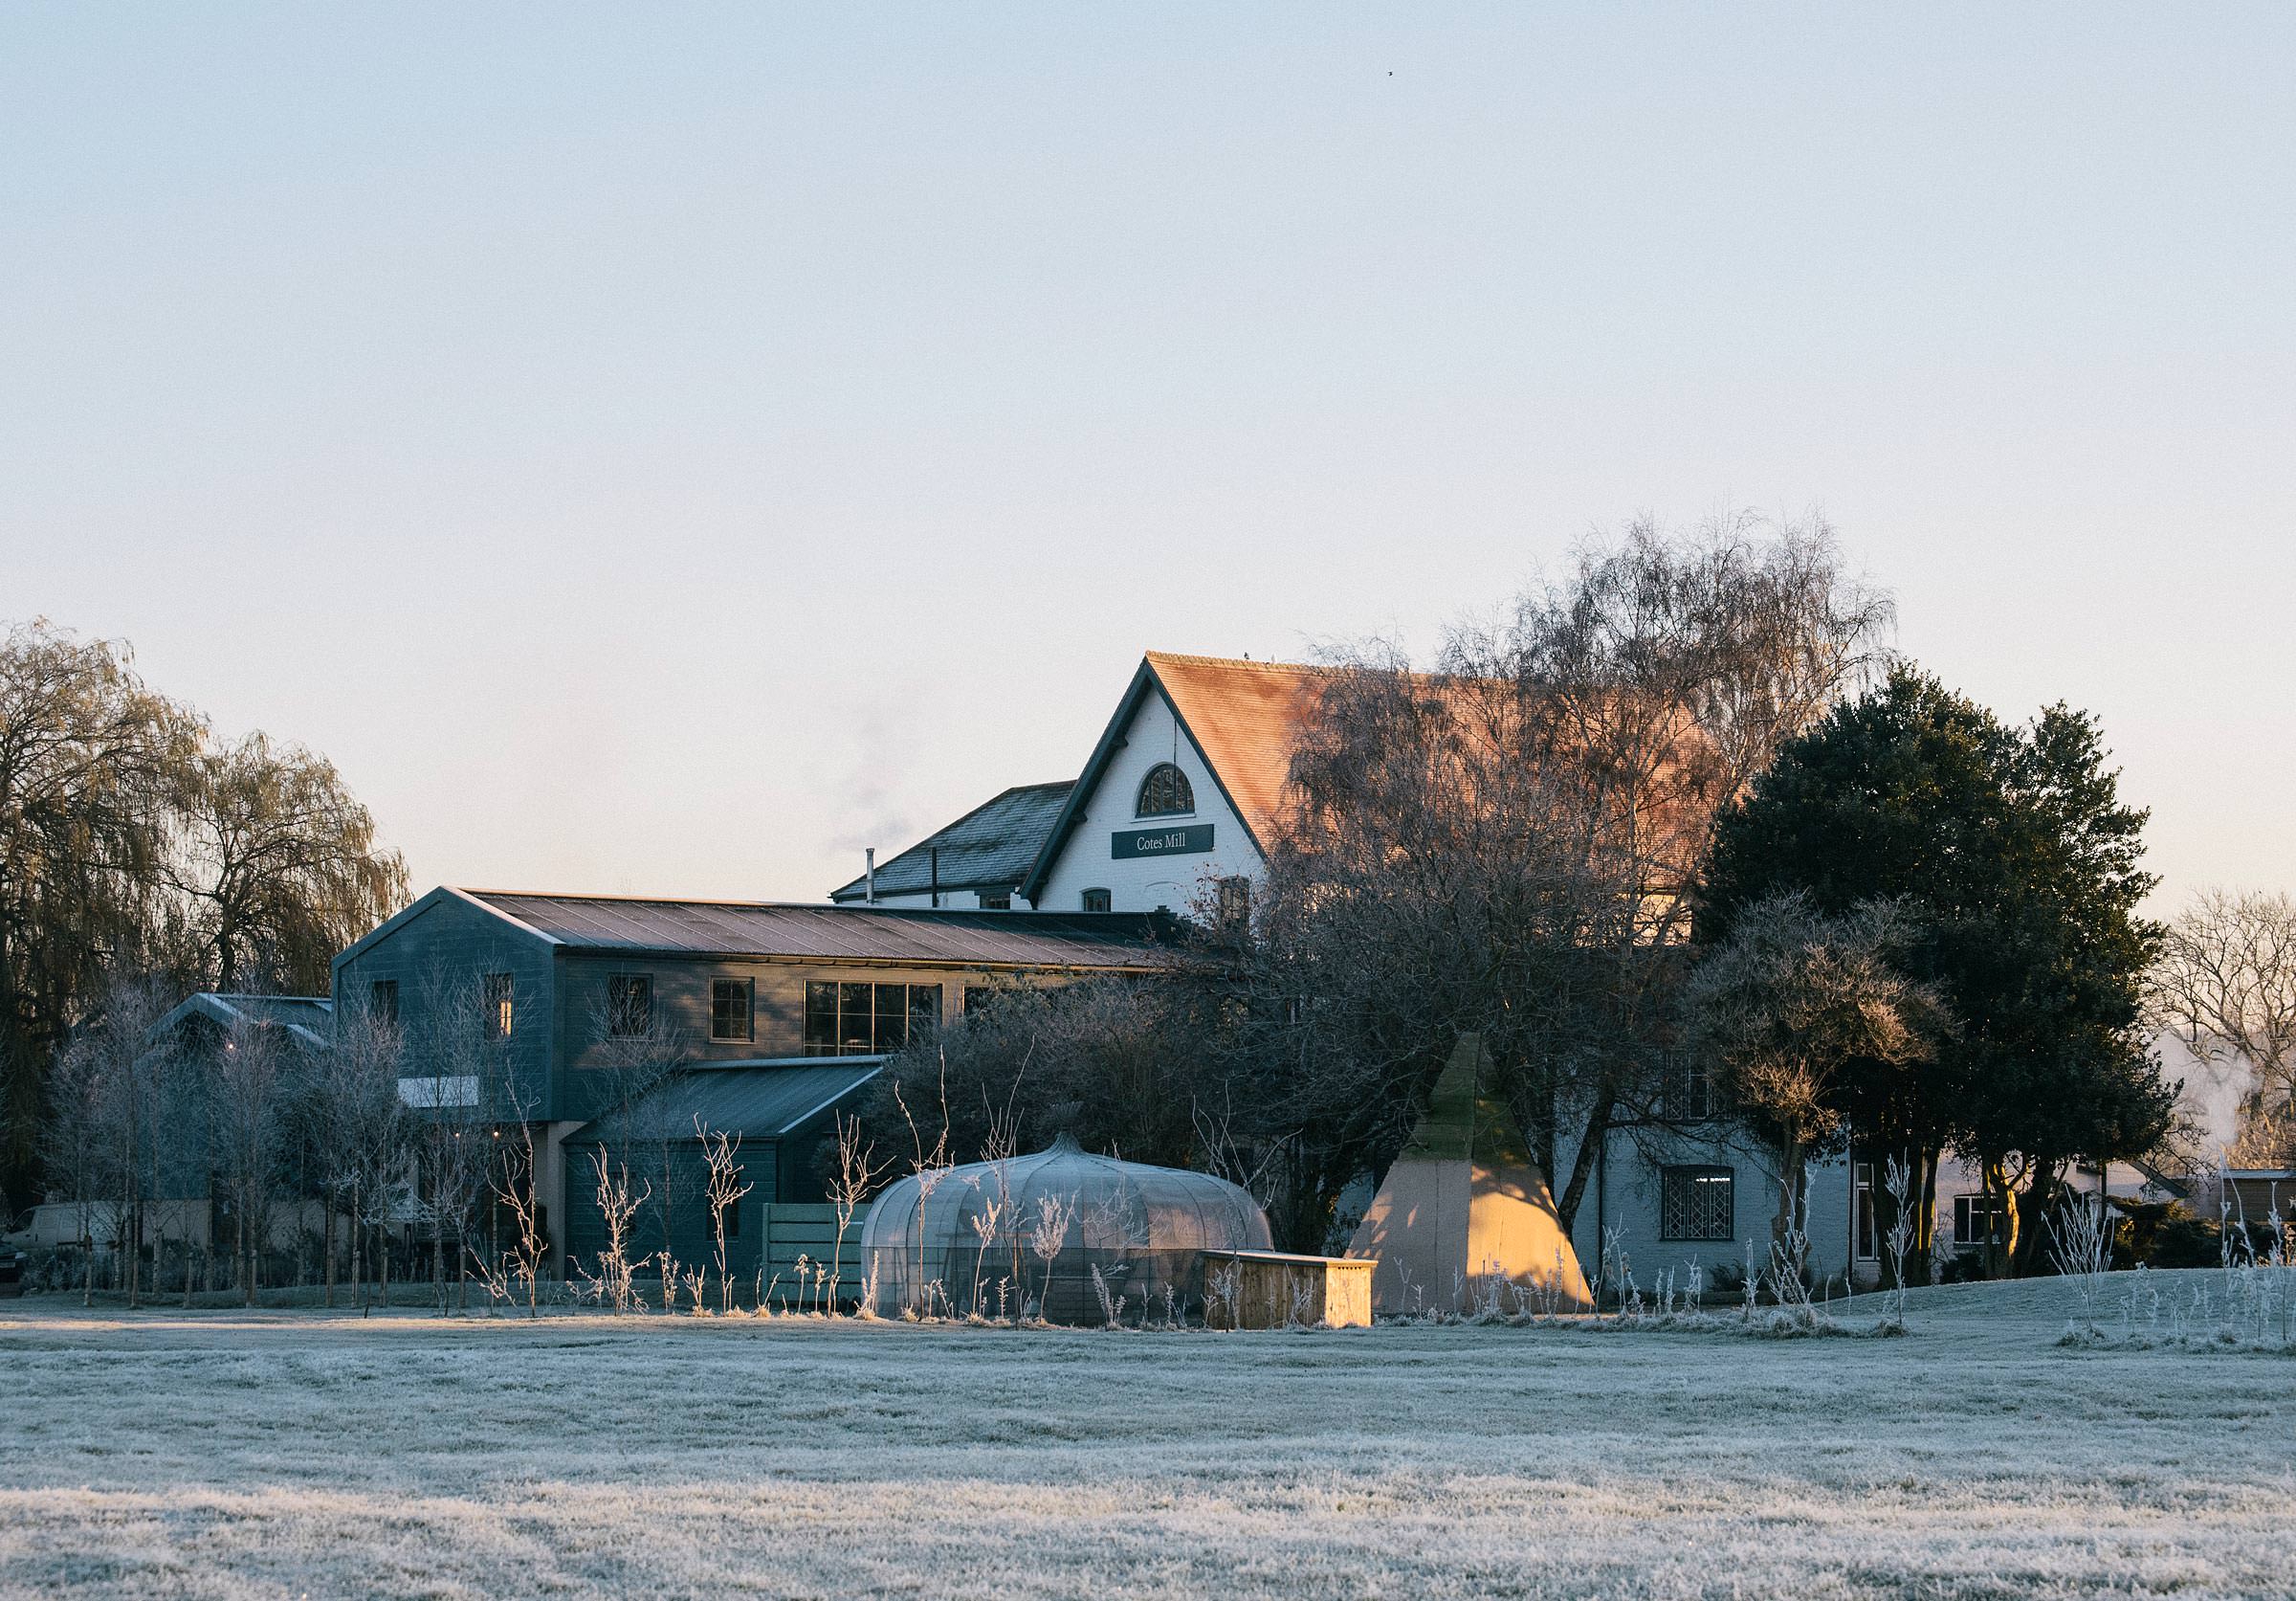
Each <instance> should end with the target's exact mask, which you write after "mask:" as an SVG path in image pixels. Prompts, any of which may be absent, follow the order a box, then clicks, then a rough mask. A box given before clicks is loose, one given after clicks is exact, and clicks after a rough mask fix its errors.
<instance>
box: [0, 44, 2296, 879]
mask: <svg viewBox="0 0 2296 1601" xmlns="http://www.w3.org/2000/svg"><path fill="white" fill-rule="evenodd" d="M2292 284H2296V9H2292V8H2288V7H2285V6H2270V7H2265V6H2258V7H2206V6H2202V7H2167V6H2162V7H2157V8H2150V9H2136V8H2115V7H2104V6H2096V5H2080V6H2068V7H2064V8H2043V7H2036V6H2020V7H1998V6H1982V7H1972V8H1966V9H1960V10H1955V9H1953V8H1944V7H1934V6H1924V7H1920V8H1910V7H1909V8H1902V9H1899V10H1897V11H1888V10H1885V9H1883V8H1879V7H1860V8H1846V7H1840V6H1809V7H1771V8H1764V7H1755V6H1728V7H1723V6H1714V7H1684V8H1667V7H1638V8H1617V7H1606V8H1601V9H1599V10H1580V9H1578V8H1564V7H1547V8H1531V7H1510V8H1492V9H1490V10H1482V11H1476V10H1460V11H1436V10H1434V9H1432V8H1426V7H1416V6H1415V7H1410V8H1401V7H1399V8H1394V9H1392V10H1388V11H1376V10H1370V9H1343V8H1337V7H1333V6H1329V5H1314V6H1300V7H1291V8H1280V9H1276V8H1262V9H1245V8H1239V7H1232V6H1221V7H1202V8H1169V7H1155V8H1151V7H1125V8H1118V7H1108V6H1093V7H1082V6H1078V7H1069V8H1034V9H1027V10H1022V9H1002V10H998V11H993V12H991V13H988V14H987V15H985V16H983V15H962V16H960V15H959V14H958V11H957V9H954V8H940V9H936V10H932V11H896V10H862V9H857V8H816V9H813V10H810V11H805V12H796V11H766V10H763V9H762V8H755V7H747V6H743V7H731V8H726V9H723V10H710V9H700V8H692V9H677V10H655V9H648V10H646V11H644V13H643V14H640V13H639V11H638V9H635V8H610V9H607V8H598V9H585V8H578V7H567V6H558V5H553V6H549V7H538V8H533V9H529V10H523V11H520V10H514V9H503V8H495V9H490V10H488V11H485V12H484V13H483V14H475V13H474V12H473V11H472V10H471V9H469V8H462V7H442V8H437V9H433V10H428V11H426V10H423V9H420V8H416V7H409V6H404V5H394V6H390V7H386V8H374V9H371V10H360V9H355V8H349V7H328V8H312V7H281V8H278V9H276V10H272V9H256V8H227V7H221V6H209V7H200V8H176V9H163V8H157V7H146V8H142V9H135V8H124V7H109V8H99V7H86V6H56V7H51V8H33V7H15V8H11V10H10V11H8V12H6V13H5V15H0V370H5V371H6V373H7V374H8V382H7V383H6V384H5V386H0V544H4V561H0V616H5V617H19V618H20V617H24V616H28V615H32V614H34V613H46V614H48V615H50V616H52V617H54V618H55V620H56V621H58V622H60V623H64V624H67V625H69V626H72V627H74V628H77V629H79V630H81V631H83V632H88V633H94V634H105V635H113V636H124V637H126V638H128V639H130V640H132V641H133V642H134V643H135V644H136V646H137V648H138V650H139V652H140V656H141V660H142V663H143V666H144V671H145V673H146V674H147V676H148V677H149V678H151V679H152V680H153V681H155V682H156V683H158V684H160V685H162V686H163V687H165V688H166V689H168V690H170V691H172V692H174V693H176V694H179V695H182V696H185V697H187V698H188V699H190V700H193V701H195V702H196V703H197V704H199V705H200V706H202V707H204V708H205V709H206V710H207V711H209V712H210V714H211V715H212V716H213V717H214V719H215V720H216V722H217V723H219V724H220V725H221V726H222V727H224V728H225V729H226V730H228V731H232V732H236V731H239V730H243V729H246V728H250V727H262V728H265V729H268V730H269V731H271V732H272V733H274V734H275V735H279V736H286V737H292V738H296V739H300V740H303V741H305V742H307V743H309V744H311V745H316V746H318V747H319V748H320V749H322V750H324V751H326V752H327V753H328V754H330V755H331V756H333V757H334V758H335V759H336V760H337V762H338V763H339V764H340V765H341V766H342V768H343V770H344V771H345V772H346V773H347V775H348V776H349V778H350V780H351V782H352V784H353V785H354V786H355V787H356V789H357V790H358V792H359V793H360V794H361V795H362V796H363V797H364V798H365V799H366V800H367V801H368V802H369V803H370V804H371V805H372V806H373V808H374V809H375V811H376V812H377V813H378V815H379V816H380V818H381V820H382V824H383V827H384V830H385V832H386V835H387V837H388V838H389V840H390V841H391V842H393V843H395V844H396V845H398V846H400V847H401V848H403V849H404V850H405V851H406V853H407V856H408V863H409V866H410V868H411V870H412V872H413V875H414V878H415V881H416V886H417V888H418V889H419V888H424V887H428V886H429V885H430V884H431V883H434V882H440V881H448V882H459V883H470V884H482V885H496V886H504V887H512V888H589V889H603V890H622V891H638V892H661V893H677V894H690V895H727V896H741V897H784V898H791V899H814V898H818V897H819V896H821V895H822V894H824V893H825V892H826V891H827V890H828V888H829V887H830V886H831V885H832V884H834V883H836V882H838V881H840V880H841V879H843V878H846V877H849V876H850V873H851V872H852V871H854V870H856V869H857V866H858V862H859V848H860V846H861V845H862V844H863V843H874V844H877V845H879V846H881V847H882V848H884V849H886V850H888V851H891V850H895V849H898V848H900V847H901V846H903V845H905V844H907V843H909V842H910V840H911V839H912V838H913V837H914V836H915V835H916V834H917V833H918V832H921V831H922V830H923V829H925V828H928V827H931V826H933V825H937V824H938V823H940V822H943V821H945V820H947V819H948V818H950V817H952V816H954V815H956V814H957V813H959V812H962V811H964V810H965V809H967V808H968V807H970V806H972V805H973V804H975V803H976V802H978V801H980V800H982V799H984V798H985V797H986V796H987V795H989V794H990V793H992V792H994V791H995V790H997V789H1001V788H1003V787H1004V786H1005V785H1007V784H1013V783H1021V782H1028V781H1034V780H1040V779H1047V778H1054V777H1060V776H1064V775H1069V774H1072V773H1073V772H1074V770H1075V768H1076V767H1078V766H1079V765H1081V763H1082V761H1083V758H1084V756H1085V754H1086V752H1087V750H1088V749H1089V748H1090V745H1091V743H1092V741H1093V738H1094V737H1095V736H1096V734H1097V733H1098V731H1099V728H1100V724H1101V723H1102V721H1103V719H1104V718H1105V717H1106V716H1107V714H1108V712H1109V711H1110V710H1111V709H1112V707H1113V704H1114V701H1115V697H1116V695H1117V693H1118V692H1119V691H1120V690H1121V688H1122V687H1123V684H1124V682H1125V680H1126V678H1127V676H1128V675H1129V673H1130V671H1131V669H1132V666H1133V664H1134V662H1135V661H1136V659H1137V656H1138V655H1139V653H1140V652H1141V651H1142V650H1143V649H1146V648H1150V647H1156V648H1162V649H1170V650H1185V651H1203V652H1208V653H1216V654H1224V655H1234V654H1240V653H1243V652H1247V651H1248V652H1250V653H1252V654H1254V655H1269V654H1273V655H1291V656H1296V655H1299V654H1301V653H1302V652H1303V651H1304V650H1305V649H1307V648H1308V646H1309V645H1310V644H1311V643H1312V642H1313V641H1314V640H1317V639H1322V638H1328V637H1333V636H1345V635H1352V634H1362V633H1365V632H1373V631H1379V632H1394V633H1400V634H1402V635H1403V636H1404V637H1405V638H1407V639H1410V640H1412V641H1415V642H1420V643H1424V642H1426V641H1428V640H1430V639H1432V637H1433V636H1434V634H1435V632H1436V630H1437V629H1438V627H1439V626H1440V625H1441V623H1442V622H1443V621H1444V620H1445V619H1446V618H1448V617H1450V616H1452V615H1454V614H1456V613H1458V612H1459V611H1462V610H1465V609H1469V608H1474V607H1480V606H1486V605H1488V604H1490V602H1492V601H1494V600H1495V599H1497V598H1499V597H1500V596H1502V595H1504V594H1506V593H1507V592H1509V591H1511V590H1512V589H1515V588H1516V587H1518V586H1519V585H1520V584H1521V583H1522V582H1523V581H1524V580H1525V579H1527V578H1528V577H1530V576H1531V575H1532V574H1533V573H1534V571H1535V570H1536V569H1537V568H1538V567H1540V565H1541V564H1542V563H1543V564H1549V565H1551V564H1553V563H1555V562H1556V560H1557V559H1558V558H1559V557H1560V556H1561V554H1562V553H1563V552H1564V551H1565V550H1566V549H1567V548H1568V546H1569V545H1570V544H1571V543H1572V542H1573V541H1574V540H1576V539H1578V538H1579V537H1581V536H1583V535H1584V534H1585V533H1586V532H1587V531H1588V530H1590V529H1593V528H1598V527H1604V526H1615V525H1616V524H1617V523H1620V522H1621V521H1623V519H1624V518H1626V517H1627V516H1629V515H1631V514H1633V513H1635V512H1637V511H1643V510H1647V511H1650V512H1653V513H1656V514H1657V515H1659V516H1660V517H1662V518H1666V519H1668V520H1673V521H1680V522H1689V521H1693V520H1695V519H1696V518H1697V517H1699V516H1700V515H1701V514H1703V513H1705V512H1707V511H1708V510H1710V509H1711V508H1714V507H1716V506H1719V505H1724V504H1747V505H1754V506H1758V507H1777V508H1788V509H1796V510H1799V509H1800V508H1804V507H1808V506H1812V505H1817V506H1821V507H1822V508H1823V509H1824V511H1825V512H1826V514H1827V515H1828V516H1830V517H1831V518H1832V520H1833V521H1834V522H1835V523H1836V524H1837V525H1838V526H1839V527H1840V529H1841V531H1842V534H1843V540H1844V543H1845V545H1846V546H1847V547H1848V549H1849V550H1850V551H1851V552H1852V554H1853V555H1854V557H1855V558H1856V560H1857V561H1858V563H1859V564H1860V565H1861V566H1862V567H1864V568H1865V570H1866V571H1867V572H1868V573H1870V574H1871V576H1873V577H1874V578H1875V579H1877V580H1878V581H1880V582H1882V583H1884V584H1887V585H1888V586H1889V587H1891V588H1893V589H1895V590H1896V592H1897V595H1898V598H1899V603H1900V608H1901V612H1902V619H1903V623H1902V628H1901V632H1900V643H1901V644H1902V645H1903V646H1904V647H1905V648H1906V649H1907V650H1909V651H1910V653H1912V654H1913V655H1915V656H1918V657H1919V658H1920V659H1921V660H1922V661H1923V662H1925V663H1926V664H1927V665H1929V666H1930V667H1932V669H1934V670H1935V671H1936V672H1938V673H1939V674H1941V675H1942V676H1943V677H1945V678H1947V679H1949V680H1950V681H1952V682H1954V683H1955V684H1957V685H1959V686H1961V687H1963V688H1965V689H1967V690H1968V691H1970V692H1971V693H1973V694H1975V695H1976V696H1978V697H1980V698H1981V699H1983V700H1987V701H1989V702H1991V703H1992V704H1994V705H1996V706H1997V707H1998V708H2000V709H2001V710H2002V711H2003V712H2005V713H2009V714H2012V715H2020V716H2021V715H2023V714H2024V713H2025V712H2027V711H2029V710H2030V709H2031V708H2032V707H2033V706H2035V705H2037V704H2038V703H2040V702H2042V701H2043V700H2055V699H2058V698H2064V699H2066V700H2071V701H2073V702H2074V703H2076V704H2079V705H2084V706H2087V707H2090V708H2092V709H2094V710H2096V711H2098V712H2099V713H2101V714H2102V715H2103V716H2104V718H2105V720H2106V728H2107V732H2108V737H2109V738H2110V740H2111V742H2112V744H2113V745H2114V747H2115V748H2116V750H2117V752H2118V755H2119V757H2120V759H2121V761H2122V762H2123V763H2124V765H2125V767H2126V769H2127V776H2126V788H2127V789H2128V791H2129V793H2130V795H2131V796H2133V797H2134V798H2135V799H2136V800H2137V801H2139V802H2141V803H2143V804H2147V805H2150V806H2152V808H2153V809H2154V821H2153V825H2152V832H2151V838H2152V847H2153V863H2154V866H2155V868H2156V870H2158V871H2160V872H2162V873H2164V874H2165V875H2167V876H2168V878H2169V886H2168V895H2167V897H2166V898H2165V899H2166V901H2167V902H2168V903H2171V904H2173V903H2174V901H2175V899H2177V898H2178V897H2180V895H2181V893H2182V892H2183V891H2184V890H2186V889H2189V888H2191V887H2193V886H2195V885H2197V884H2199V883H2203V882H2224V883H2231V884H2238V885H2256V886H2262V887H2269V888H2281V889H2291V888H2296V836H2292V834H2296V831H2291V828H2290V815H2289V812H2290V807H2289V802H2288V799H2287V797H2288V796H2290V795H2291V794H2296V754H2292V748H2291V747H2292V745H2296V741H2291V738H2290V735H2291V728H2292V724H2296V714H2292V713H2291V710H2290V707H2289V701H2290V699H2291V694H2292V693H2296V645H2292V644H2291V640H2290V634H2289V626H2288V609H2289V600H2290V595H2291V593H2292V592H2296V555H2292V554H2291V550H2290V541H2289V535H2290V531H2291V528H2292V526H2296V515H2292V514H2296V383H2292V381H2291V380H2292V377H2296V367H2292V365H2291V356H2292V355H2296V296H2292V294H2291V285H2292Z"/></svg>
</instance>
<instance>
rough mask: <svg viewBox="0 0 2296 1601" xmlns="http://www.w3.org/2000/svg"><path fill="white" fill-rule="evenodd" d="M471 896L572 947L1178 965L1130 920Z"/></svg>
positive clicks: (1121, 915) (814, 957)
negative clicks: (1173, 963) (1172, 963)
mask: <svg viewBox="0 0 2296 1601" xmlns="http://www.w3.org/2000/svg"><path fill="white" fill-rule="evenodd" d="M465 893H467V894H469V895H470V896H471V897H472V899H474V900H475V901H480V902H482V903H483V904H485V905H487V906H491V907H493V908H494V909H495V910H496V911H497V912H499V913H501V914H502V915H503V916H505V917H508V918H512V919H515V920H516V921H517V922H519V923H522V924H524V925H525V926H526V927H528V928H530V929H532V930H534V931H535V932H537V933H539V934H541V935H544V936H546V937H548V938H550V939H553V940H557V941H559V942H560V943H562V944H564V945H573V946H577V947H581V948H586V949H591V950H630V951H638V950H646V951H692V952H694V953H695V954H696V955H714V956H777V957H784V958H793V959H796V960H801V961H806V960H809V961H820V962H892V963H916V964H928V965H929V964H937V963H938V964H947V965H951V966H960V967H1130V968H1148V967H1165V966H1168V965H1169V964H1170V963H1171V961H1172V959H1173V952H1172V947H1171V945H1169V944H1168V943H1166V942H1165V941H1163V940H1160V939H1159V929H1162V928H1166V927H1168V925H1167V924H1163V923H1159V920H1157V919H1155V918H1153V917H1149V916H1145V915H1140V914H1136V913H1128V912H1102V913H1087V912H983V911H932V910H915V909H903V908H897V907H891V906H823V905H818V904H814V905H805V904H795V905H793V904H788V903H777V902H773V901H651V900H637V899H626V898H623V897H619V896H604V895H521V894H517V893H515V892H511V891H506V890H483V889H481V890H470V891H466V892H465Z"/></svg>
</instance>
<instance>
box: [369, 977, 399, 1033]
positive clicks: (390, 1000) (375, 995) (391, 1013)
mask: <svg viewBox="0 0 2296 1601" xmlns="http://www.w3.org/2000/svg"><path fill="white" fill-rule="evenodd" d="M366 1012H367V1015H368V1016H370V1017H372V1018H373V1019H374V1020H375V1021H376V1022H378V1023H384V1024H387V1025H389V1026H390V1027H392V1028H396V1027H397V1026H398V1022H399V981H398V980H397V979H395V978H379V979H377V980H375V982H374V983H372V984H370V985H368V986H367V987H366Z"/></svg>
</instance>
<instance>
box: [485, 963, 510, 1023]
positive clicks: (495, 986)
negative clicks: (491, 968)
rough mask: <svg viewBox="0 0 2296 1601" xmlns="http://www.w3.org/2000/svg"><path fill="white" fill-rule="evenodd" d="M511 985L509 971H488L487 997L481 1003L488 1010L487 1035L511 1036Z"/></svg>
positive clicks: (486, 981) (486, 982)
mask: <svg viewBox="0 0 2296 1601" xmlns="http://www.w3.org/2000/svg"><path fill="white" fill-rule="evenodd" d="M510 1001H511V985H510V975H509V974H508V973H488V974H487V975H486V980H485V999H484V1000H483V1002H482V1003H481V1005H482V1006H483V1008H484V1010H485V1012H486V1037H487V1038H489V1039H508V1038H509V1037H510V1011H511V1009H510Z"/></svg>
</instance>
